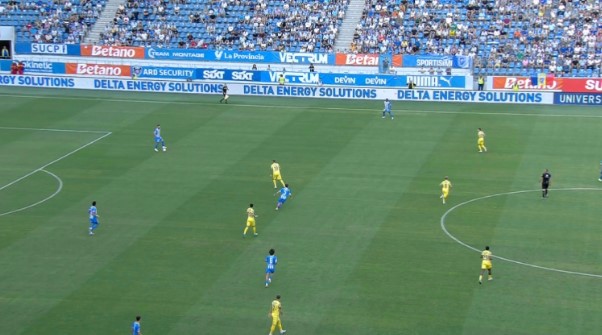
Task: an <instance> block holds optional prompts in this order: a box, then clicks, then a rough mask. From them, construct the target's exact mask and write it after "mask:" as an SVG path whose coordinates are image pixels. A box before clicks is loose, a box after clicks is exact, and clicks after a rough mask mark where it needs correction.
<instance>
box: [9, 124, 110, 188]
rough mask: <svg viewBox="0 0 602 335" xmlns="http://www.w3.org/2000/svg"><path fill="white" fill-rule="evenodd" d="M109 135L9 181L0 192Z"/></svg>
mask: <svg viewBox="0 0 602 335" xmlns="http://www.w3.org/2000/svg"><path fill="white" fill-rule="evenodd" d="M111 134H112V132H107V133H105V134H104V135H102V136H100V137H98V138H96V139H94V140H92V141H90V142H88V143H86V144H84V145H82V146H80V147H79V148H77V149H75V150H72V151H70V152H68V153H66V154H64V155H63V156H61V157H59V158H57V159H55V160H53V161H51V162H50V163H46V164H44V165H42V166H40V167H39V168H37V169H35V170H33V171H31V172H29V173H27V174H26V175H24V176H22V177H19V178H17V179H15V180H13V181H11V182H10V183H8V184H6V185H4V186H2V187H0V191H2V190H4V189H5V188H7V187H10V186H12V185H14V184H16V183H18V182H20V181H21V180H23V179H25V178H27V177H29V176H31V175H32V174H34V173H36V172H38V171H42V170H44V169H45V168H47V167H48V166H50V165H52V164H54V163H57V162H59V161H61V160H63V159H65V158H67V157H69V156H71V155H73V154H74V153H76V152H78V151H80V150H82V149H84V148H87V147H89V146H91V145H92V144H94V143H96V142H98V141H100V140H102V139H103V138H105V137H107V136H109V135H111Z"/></svg>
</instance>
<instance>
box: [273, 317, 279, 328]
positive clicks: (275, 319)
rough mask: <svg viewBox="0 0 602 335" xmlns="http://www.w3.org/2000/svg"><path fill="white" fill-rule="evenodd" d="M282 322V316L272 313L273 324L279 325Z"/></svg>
mask: <svg viewBox="0 0 602 335" xmlns="http://www.w3.org/2000/svg"><path fill="white" fill-rule="evenodd" d="M279 323H280V316H278V315H276V316H274V315H273V314H272V326H277V325H278V324H279Z"/></svg>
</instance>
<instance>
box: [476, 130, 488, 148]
mask: <svg viewBox="0 0 602 335" xmlns="http://www.w3.org/2000/svg"><path fill="white" fill-rule="evenodd" d="M477 148H479V152H487V147H486V146H485V132H484V131H483V129H481V128H479V130H478V131H477Z"/></svg>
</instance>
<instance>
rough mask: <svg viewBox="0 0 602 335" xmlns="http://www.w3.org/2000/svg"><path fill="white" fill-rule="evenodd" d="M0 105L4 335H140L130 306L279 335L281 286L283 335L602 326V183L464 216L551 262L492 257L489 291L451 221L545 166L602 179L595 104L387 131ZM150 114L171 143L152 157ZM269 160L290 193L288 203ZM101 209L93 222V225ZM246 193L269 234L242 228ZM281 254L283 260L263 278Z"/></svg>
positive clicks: (119, 107)
mask: <svg viewBox="0 0 602 335" xmlns="http://www.w3.org/2000/svg"><path fill="white" fill-rule="evenodd" d="M0 95H2V98H3V104H2V105H1V106H0V120H1V121H0V127H1V128H0V188H2V189H1V190H0V215H1V216H0V267H1V269H2V270H0V334H11V335H13V334H34V335H39V334H57V335H59V334H60V335H67V334H78V335H79V334H99V335H105V334H127V332H128V329H129V327H130V324H131V322H132V321H133V318H134V316H136V315H138V314H140V315H142V316H143V320H142V321H143V323H142V324H143V327H142V329H143V333H144V334H154V335H157V334H162V335H167V334H241V335H247V334H267V332H268V330H269V329H268V327H269V320H268V317H267V311H268V307H269V304H270V302H271V300H272V299H273V298H274V296H275V295H276V294H280V295H282V301H283V306H284V310H285V314H284V317H283V323H284V326H285V328H287V329H288V331H289V333H290V334H304V335H308V334H312V335H313V334H315V335H319V334H357V335H364V334H383V335H385V334H386V335H389V334H425V335H428V334H466V335H472V334H477V333H487V334H513V335H514V334H597V333H598V332H599V329H600V328H601V327H602V317H601V316H600V315H602V306H601V305H600V304H599V301H601V299H602V289H600V287H602V286H601V285H602V265H601V264H602V252H600V243H601V242H602V238H601V237H600V236H602V228H600V227H601V226H600V223H599V218H600V217H602V207H600V206H599V204H600V201H601V198H602V192H599V191H585V190H584V191H559V190H552V191H551V194H550V198H549V199H546V200H543V199H541V196H540V194H539V193H538V192H526V193H519V194H511V195H500V196H496V197H491V198H486V199H483V200H479V201H475V202H472V203H469V204H466V205H463V206H460V207H458V208H456V209H455V210H453V211H452V212H450V213H449V214H448V216H447V220H446V222H445V223H446V228H447V229H448V230H449V232H450V233H451V234H453V235H454V236H455V237H456V238H458V239H459V240H461V241H463V242H464V243H466V244H468V245H470V246H472V247H474V248H477V249H478V250H480V249H482V248H483V247H484V246H485V245H490V246H491V249H492V251H493V253H494V255H499V256H502V257H505V258H508V259H512V260H516V261H520V262H525V263H529V264H532V265H537V266H540V267H544V268H549V269H542V268H534V267H530V266H525V265H520V264H516V263H513V262H508V261H504V260H501V259H497V260H496V259H494V276H495V280H494V281H493V282H486V283H484V284H483V285H481V286H479V285H478V283H477V277H478V272H479V270H480V269H479V266H480V260H479V254H478V253H477V252H475V251H474V250H470V249H468V248H466V247H464V246H462V245H460V244H458V243H456V242H455V241H453V240H452V239H451V238H449V237H448V236H447V235H446V234H445V233H444V232H443V230H442V229H441V226H440V219H441V216H442V215H443V214H444V213H445V212H446V211H447V210H448V209H450V208H452V207H453V206H455V205H458V204H461V203H463V202H466V201H468V200H471V199H474V198H478V197H484V196H487V195H492V194H498V193H505V192H512V191H519V190H536V189H537V188H538V186H539V185H538V181H539V177H540V175H541V173H542V171H543V169H544V168H549V169H550V171H551V173H552V175H553V179H552V180H553V187H554V188H599V187H601V186H602V185H600V184H599V182H598V181H597V177H598V172H599V165H598V163H599V161H600V159H602V156H600V150H599V148H600V146H599V131H600V129H601V127H602V113H601V112H602V110H601V109H600V108H577V107H555V106H545V107H544V106H516V105H474V104H435V103H410V102H403V103H402V102H397V103H395V104H394V110H395V111H396V113H397V114H396V118H395V120H393V121H391V120H389V119H385V120H383V119H381V118H380V117H379V112H380V110H381V109H382V102H379V101H342V100H313V99H266V98H254V97H238V96H235V97H232V98H231V99H230V100H231V103H230V104H228V105H225V104H218V103H217V100H218V98H217V97H215V96H203V95H195V96H192V95H169V94H165V95H157V94H130V93H120V92H85V91H61V90H44V89H39V90H29V89H22V88H19V89H12V88H6V87H4V88H0ZM157 123H160V124H161V126H162V129H163V135H164V137H165V139H166V141H167V145H168V151H167V152H166V153H155V152H154V151H153V150H152V145H153V144H152V130H153V128H154V126H155V125H156V124H157ZM477 127H482V128H483V129H484V130H485V132H486V133H487V135H488V136H487V145H488V147H489V152H488V153H487V154H478V153H477V152H476V128H477ZM15 128H27V129H15ZM34 128H35V129H34ZM42 129H45V130H42ZM48 129H63V130H78V131H80V132H70V131H61V132H58V131H49V130H48ZM81 131H84V132H81ZM107 132H111V134H110V135H108V136H106V137H105V138H102V139H100V140H98V141H97V142H95V143H93V144H90V143H91V142H93V141H95V140H97V139H99V138H100V137H102V136H104V135H105V134H107ZM88 144H89V145H88ZM86 145H88V146H86ZM84 146H86V147H84ZM78 149H81V150H78ZM272 159H276V160H278V161H279V162H280V163H281V166H282V170H283V177H284V179H285V181H286V182H288V183H290V185H291V188H292V190H293V192H294V198H293V199H292V200H290V201H289V202H287V203H286V205H285V206H284V208H283V210H282V211H280V212H275V211H274V207H275V203H276V198H275V197H274V196H273V192H274V189H273V186H272V184H271V179H270V176H269V172H270V171H269V165H270V163H271V160H272ZM53 161H56V162H54V163H52V162H53ZM49 163H52V164H49ZM48 164H49V165H48ZM41 168H43V170H39V169H41ZM46 171H47V172H46ZM32 172H33V173H32ZM48 172H50V173H52V174H55V175H56V176H57V177H58V178H60V181H59V180H58V179H57V178H54V177H53V176H52V175H51V174H49V173H48ZM30 173H31V175H29V176H28V177H27V178H24V179H22V180H20V181H18V182H14V181H15V180H17V179H18V178H21V177H23V176H25V175H28V174H30ZM446 175H448V176H449V177H450V179H451V181H452V183H453V186H454V187H453V190H452V193H451V197H450V201H449V204H447V205H442V204H441V202H440V199H439V187H438V184H439V182H441V180H442V179H443V177H444V176H446ZM13 182H14V183H13ZM61 182H62V183H63V185H62V189H61V190H60V192H59V193H58V194H57V195H56V196H54V197H52V198H50V199H49V200H47V201H45V202H43V203H40V204H38V205H35V206H32V207H30V208H27V209H25V210H23V211H20V212H17V213H13V214H10V215H3V213H7V212H10V211H13V210H16V209H19V208H23V207H27V206H30V205H32V204H35V203H36V202H39V201H41V200H42V199H44V198H47V197H49V196H51V195H52V194H53V193H54V192H56V191H57V190H58V188H59V186H60V183H61ZM11 183H12V184H11ZM9 184H10V186H7V187H3V186H5V185H9ZM92 200H96V201H98V207H99V213H100V215H101V218H100V219H101V220H100V221H101V226H100V228H99V230H98V232H97V234H96V236H94V237H89V236H88V235H87V226H88V223H87V208H88V206H89V204H90V202H91V201H92ZM250 202H253V203H254V204H255V207H256V211H257V213H258V214H259V218H258V220H257V226H258V231H259V234H260V236H259V237H258V238H250V237H248V238H247V239H243V238H242V230H243V228H244V222H245V209H246V208H247V206H248V204H249V203H250ZM270 248H275V249H276V251H277V255H278V257H279V261H280V262H279V265H278V268H277V273H276V275H275V277H274V282H273V284H272V286H271V287H270V288H268V289H266V288H264V287H263V274H264V262H263V259H264V257H265V255H266V254H267V251H268V249H270ZM553 269H557V270H565V271H569V272H580V273H587V274H592V275H594V276H584V275H578V274H572V273H562V272H558V271H554V270H553Z"/></svg>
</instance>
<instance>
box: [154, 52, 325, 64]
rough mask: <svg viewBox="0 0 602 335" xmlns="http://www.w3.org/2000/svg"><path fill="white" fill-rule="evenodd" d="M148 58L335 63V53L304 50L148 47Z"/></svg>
mask: <svg viewBox="0 0 602 335" xmlns="http://www.w3.org/2000/svg"><path fill="white" fill-rule="evenodd" d="M146 59H158V60H185V61H194V60H202V61H215V62H239V63H281V64H283V63H288V64H308V65H309V64H310V63H313V64H334V63H335V61H334V59H335V56H334V54H332V55H331V54H315V53H302V52H271V51H238V50H206V49H157V48H146Z"/></svg>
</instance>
